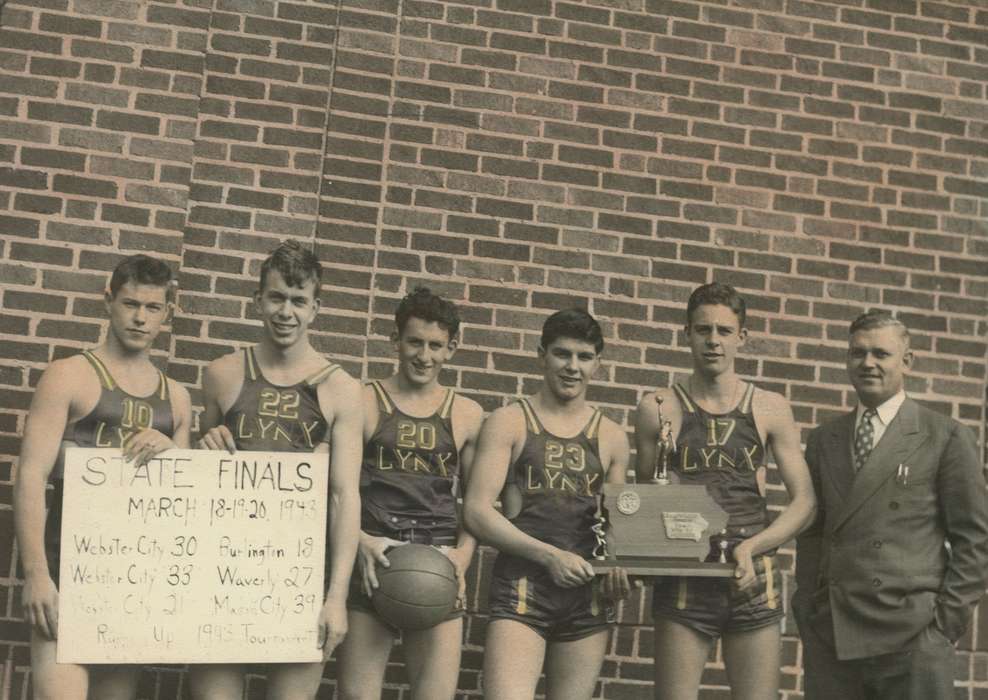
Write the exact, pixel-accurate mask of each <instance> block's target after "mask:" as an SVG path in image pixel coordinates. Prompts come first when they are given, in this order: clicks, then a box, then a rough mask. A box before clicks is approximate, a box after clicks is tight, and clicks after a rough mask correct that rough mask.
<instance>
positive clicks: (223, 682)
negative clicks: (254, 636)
mask: <svg viewBox="0 0 988 700" xmlns="http://www.w3.org/2000/svg"><path fill="white" fill-rule="evenodd" d="M246 673H247V668H246V667H245V666H244V665H243V664H192V665H190V666H189V693H190V695H191V696H192V699H193V700H241V699H242V698H243V696H244V675H245V674H246Z"/></svg>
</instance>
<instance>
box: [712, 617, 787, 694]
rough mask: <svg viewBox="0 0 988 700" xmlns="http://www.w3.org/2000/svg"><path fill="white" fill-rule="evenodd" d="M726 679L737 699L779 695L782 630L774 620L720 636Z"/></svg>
mask: <svg viewBox="0 0 988 700" xmlns="http://www.w3.org/2000/svg"><path fill="white" fill-rule="evenodd" d="M721 639H722V641H721V644H722V646H723V650H724V665H725V666H726V667H727V680H728V682H729V683H730V685H731V697H732V698H735V700H775V699H776V698H777V697H778V695H779V663H780V657H781V646H782V631H781V629H780V627H779V623H778V622H775V623H773V624H771V625H768V626H766V627H759V628H758V629H754V630H747V631H744V632H728V633H726V634H724V636H723V637H722V638H721Z"/></svg>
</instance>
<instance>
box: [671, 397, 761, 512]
mask: <svg viewBox="0 0 988 700" xmlns="http://www.w3.org/2000/svg"><path fill="white" fill-rule="evenodd" d="M673 390H674V391H675V392H676V396H677V397H678V398H679V403H680V404H681V405H682V407H683V422H682V425H681V426H680V428H679V435H677V436H676V454H675V455H674V456H673V458H672V460H671V461H672V466H673V469H674V470H675V472H676V473H677V474H678V475H679V481H680V483H683V484H702V485H704V486H706V487H707V492H708V493H709V494H710V496H711V497H712V498H713V499H714V500H715V501H717V503H718V504H720V506H721V507H722V508H723V509H724V510H725V511H727V515H728V527H730V528H738V527H748V526H759V527H760V526H764V525H765V524H766V522H767V513H766V510H765V499H764V498H763V497H762V495H761V493H760V492H759V490H758V482H757V479H756V472H757V471H758V468H759V467H761V466H763V465H764V464H765V446H764V445H763V444H762V439H761V437H760V436H759V435H758V428H757V427H756V426H755V418H754V416H753V415H752V412H751V398H752V396H753V395H754V391H755V386H754V385H753V384H749V385H748V388H747V390H745V392H744V396H743V397H742V399H741V401H740V402H739V403H738V405H737V406H735V407H734V409H732V410H731V411H729V412H728V413H725V414H713V413H707V412H706V411H704V410H703V409H702V408H701V407H700V406H699V404H697V403H696V402H695V401H694V400H693V399H692V398H691V397H690V395H689V394H688V393H686V390H685V389H683V387H681V386H680V385H678V384H677V385H675V386H674V387H673Z"/></svg>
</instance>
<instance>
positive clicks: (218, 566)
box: [57, 448, 329, 663]
mask: <svg viewBox="0 0 988 700" xmlns="http://www.w3.org/2000/svg"><path fill="white" fill-rule="evenodd" d="M328 474H329V466H328V455H326V454H312V453H294V452H270V453H269V452H237V453H236V454H233V455H231V454H229V453H227V452H221V451H207V450H169V451H168V452H164V453H162V454H160V455H159V456H158V457H157V458H155V459H152V460H150V461H149V462H148V464H147V465H145V466H143V467H136V466H135V465H134V464H133V463H128V462H125V461H124V460H123V458H122V457H121V454H120V450H117V449H82V448H70V449H69V450H67V452H66V458H65V496H64V506H63V517H62V549H61V568H60V579H61V580H60V586H59V589H60V590H59V616H58V646H57V659H58V661H60V662H63V663H118V662H127V663H137V662H145V663H146V662H160V663H187V662H193V663H223V662H241V663H251V662H279V661H283V662H284V661H295V662H299V661H318V660H320V659H321V658H322V653H321V651H320V650H319V649H318V648H317V644H318V629H317V622H318V615H319V611H320V609H321V608H322V602H323V592H324V588H323V585H324V582H323V563H324V561H325V546H326V494H327V490H328Z"/></svg>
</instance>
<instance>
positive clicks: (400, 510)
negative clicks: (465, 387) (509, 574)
mask: <svg viewBox="0 0 988 700" xmlns="http://www.w3.org/2000/svg"><path fill="white" fill-rule="evenodd" d="M370 386H371V387H372V388H373V390H374V393H375V395H376V396H377V407H378V413H379V417H378V421H377V428H375V429H374V433H373V435H371V438H370V440H369V441H368V442H367V444H366V445H365V446H364V462H363V468H362V470H361V475H360V499H361V506H362V507H361V513H362V516H361V529H362V530H364V531H365V532H369V533H372V534H385V533H389V532H393V531H395V530H409V529H426V530H429V531H430V532H432V533H433V534H434V535H440V536H445V535H450V534H455V532H456V525H457V518H456V485H457V482H458V479H459V476H460V455H459V451H458V450H457V449H456V441H455V440H454V438H453V420H452V417H451V413H452V408H453V400H454V398H455V396H456V394H455V393H454V392H453V391H452V390H451V389H448V390H447V391H446V398H445V399H443V402H442V404H441V405H440V406H439V410H437V411H436V412H435V413H434V414H432V415H431V416H428V417H426V418H415V417H413V416H409V415H407V414H405V413H402V411H401V410H400V409H399V408H398V407H397V405H396V404H395V402H394V401H393V400H392V399H391V397H390V396H389V395H388V392H387V391H385V389H384V386H383V385H382V384H381V383H380V382H371V383H370Z"/></svg>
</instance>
